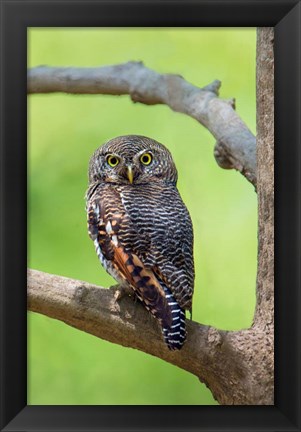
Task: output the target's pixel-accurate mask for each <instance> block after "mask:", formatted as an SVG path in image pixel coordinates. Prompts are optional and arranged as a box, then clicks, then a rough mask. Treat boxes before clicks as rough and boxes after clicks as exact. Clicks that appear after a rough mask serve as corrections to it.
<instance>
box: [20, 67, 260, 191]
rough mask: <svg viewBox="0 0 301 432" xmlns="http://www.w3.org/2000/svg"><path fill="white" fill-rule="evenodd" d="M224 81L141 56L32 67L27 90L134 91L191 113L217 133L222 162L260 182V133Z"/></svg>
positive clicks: (135, 96)
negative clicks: (161, 66) (167, 70)
mask: <svg viewBox="0 0 301 432" xmlns="http://www.w3.org/2000/svg"><path fill="white" fill-rule="evenodd" d="M220 85H221V83H220V81H217V80H216V81H214V82H213V83H211V84H209V85H207V86H206V87H203V88H198V87H196V86H194V85H192V84H190V83H189V82H187V81H185V80H184V79H183V78H182V77H181V76H179V75H173V74H159V73H157V72H155V71H153V70H151V69H149V68H147V67H145V66H144V65H143V64H142V63H141V62H128V63H124V64H120V65H115V66H104V67H98V68H55V67H46V66H39V67H36V68H33V69H30V70H29V71H28V84H27V91H28V93H53V92H65V93H75V94H83V93H84V94H111V95H125V94H128V95H130V97H131V99H132V100H133V101H134V102H141V103H144V104H147V105H154V104H165V105H168V106H169V107H170V108H171V109H172V110H174V111H177V112H181V113H184V114H187V115H189V116H190V117H192V118H194V119H196V120H197V121H198V122H199V123H201V124H202V125H203V126H205V127H206V128H207V129H208V130H209V131H210V132H211V133H212V135H213V136H214V137H215V138H216V140H217V144H216V147H215V152H214V155H215V158H216V160H217V162H218V164H219V165H220V166H221V167H222V168H226V169H230V168H234V169H236V170H238V171H240V172H241V173H242V174H243V175H244V176H245V177H246V178H247V179H248V180H249V181H250V182H251V183H252V184H253V185H254V186H255V187H256V139H255V137H254V135H253V134H252V132H251V131H250V130H249V129H248V127H247V126H246V125H245V123H244V122H243V121H242V120H241V118H240V117H239V116H238V115H237V113H236V112H235V110H234V100H233V99H231V100H223V99H220V98H218V90H219V88H220Z"/></svg>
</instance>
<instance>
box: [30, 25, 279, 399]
mask: <svg viewBox="0 0 301 432" xmlns="http://www.w3.org/2000/svg"><path fill="white" fill-rule="evenodd" d="M257 40H258V42H257V101H258V106H257V118H258V123H257V127H258V140H257V147H258V152H257V158H258V200H259V207H258V210H259V232H258V236H259V244H258V273H257V291H256V292H257V294H256V295H257V304H256V311H255V315H254V321H253V325H252V327H251V328H249V329H243V330H240V331H231V332H230V331H229V332H227V331H222V330H219V329H215V328H213V327H209V326H203V325H201V324H199V323H196V322H193V321H188V322H187V331H188V338H187V342H186V343H185V345H184V347H183V348H182V350H181V351H180V352H170V351H169V350H168V349H167V348H166V346H165V345H164V343H163V341H162V337H161V330H160V328H159V326H158V324H157V322H156V321H155V320H154V319H153V318H152V317H151V316H150V315H149V314H148V313H147V311H146V310H145V309H144V308H143V307H142V306H141V305H140V304H138V303H134V302H133V301H132V299H130V298H129V297H124V298H123V299H122V300H121V301H118V302H117V301H116V300H115V298H116V293H117V291H116V290H117V288H116V287H115V288H111V289H104V288H100V287H97V286H95V285H91V284H88V283H86V282H82V281H77V280H73V279H68V278H63V277H61V276H55V275H49V274H47V273H43V272H39V271H35V270H29V272H28V309H29V310H30V311H33V312H38V313H42V314H45V315H47V316H50V317H52V318H55V319H59V320H61V321H63V322H65V323H67V324H68V325H71V326H73V327H75V328H77V329H80V330H82V331H85V332H88V333H91V334H93V335H95V336H97V337H100V338H103V339H106V340H108V341H111V342H113V343H118V344H120V345H123V346H126V347H132V348H136V349H139V350H141V351H144V352H146V353H148V354H151V355H154V356H157V357H159V358H161V359H162V360H165V361H167V362H169V363H172V364H174V365H176V366H178V367H181V368H183V369H185V370H187V371H189V372H191V373H192V374H194V375H196V376H197V377H198V378H199V379H200V380H201V381H202V382H204V383H205V384H206V385H207V386H208V387H209V388H210V390H211V391H212V393H213V395H214V397H215V398H216V399H217V400H218V401H219V403H221V404H225V405H231V404H235V405H261V404H262V405H272V404H273V403H274V354H273V353H274V280H273V275H274V234H273V233H274V231H273V229H274V217H273V214H274V213H273V211H274V165H273V163H274V162H273V148H274V98H273V76H274V55H273V29H272V28H259V29H258V39H257ZM185 85H186V84H185ZM189 86H190V84H189ZM198 91H200V90H198ZM206 91H207V90H206ZM210 91H211V90H210ZM192 93H193V92H192ZM140 97H141V96H139V98H140ZM212 97H213V98H215V97H214V96H212ZM208 98H209V99H210V97H209V96H208ZM207 102H208V101H207ZM187 103H188V102H187ZM231 109H232V108H231ZM218 115H219V113H218ZM229 151H230V150H229ZM231 157H232V156H231V151H230V158H231ZM243 157H245V158H246V159H248V157H249V156H248V152H245V153H244V156H243ZM242 164H243V166H245V161H244V159H243V158H242ZM255 174H256V173H255Z"/></svg>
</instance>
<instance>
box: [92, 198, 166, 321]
mask: <svg viewBox="0 0 301 432" xmlns="http://www.w3.org/2000/svg"><path fill="white" fill-rule="evenodd" d="M114 198H115V204H116V197H114ZM90 203H91V201H90ZM105 204H106V203H105V202H104V200H103V199H102V198H101V197H100V196H99V195H98V196H97V198H96V199H94V200H93V201H92V203H91V205H90V207H89V209H88V228H89V234H90V237H91V238H92V240H94V242H95V241H96V239H97V244H98V246H99V248H100V250H101V253H102V254H103V256H104V257H105V258H106V260H110V262H111V265H112V266H113V267H114V269H115V271H116V272H117V273H118V274H119V275H120V276H121V277H122V278H123V279H124V280H125V281H127V282H128V283H129V284H130V285H131V286H132V288H133V289H134V291H135V292H136V294H137V296H138V298H139V299H140V300H141V301H142V302H143V303H144V305H145V307H146V308H147V309H148V310H149V311H150V312H151V313H152V314H153V315H154V316H155V317H156V318H157V319H158V320H159V322H160V323H161V324H162V325H163V326H164V327H167V328H169V327H170V326H171V324H172V314H171V310H170V307H169V306H168V303H167V300H166V298H165V294H164V290H163V288H162V287H161V285H160V283H159V281H158V280H157V278H156V276H155V275H154V272H153V271H152V270H151V269H148V268H146V267H145V265H144V264H143V263H142V261H141V260H140V258H139V257H138V256H137V255H136V254H134V253H132V252H131V251H128V250H126V249H125V247H123V246H122V245H121V244H120V241H119V236H120V227H121V225H122V222H123V219H124V218H125V217H126V216H125V214H124V212H122V211H120V210H121V208H117V209H116V212H114V211H113V212H112V209H111V211H110V212H107V211H106V205H105Z"/></svg>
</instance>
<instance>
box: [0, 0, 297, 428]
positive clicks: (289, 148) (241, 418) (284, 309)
mask: <svg viewBox="0 0 301 432" xmlns="http://www.w3.org/2000/svg"><path fill="white" fill-rule="evenodd" d="M300 10H301V9H300V0H298V1H296V0H294V1H293V0H250V1H249V0H244V1H242V0H236V1H234V0H233V1H229V0H217V1H215V0H211V1H208V0H207V1H202V0H199V1H191V0H187V1H172V0H170V1H169V0H161V1H157V0H153V1H141V0H140V1H135V0H134V1H128V0H124V1H120V0H116V1H115V0H110V1H89V0H87V1H85V0H66V1H50V0H40V1H30V0H17V1H15V0H1V60H2V61H1V78H2V79H1V132H2V133H1V159H0V160H1V206H0V209H1V273H0V274H1V299H0V301H1V303H0V304H1V407H0V409H1V413H0V415H1V417H0V419H1V430H2V431H23V430H26V431H33V430H39V431H43V430H47V431H54V430H62V431H63V430H72V431H90V430H91V431H92V430H99V431H123V430H129V431H131V430H137V431H140V430H146V431H159V430H160V431H165V430H166V431H180V430H183V431H184V430H185V431H186V430H210V431H215V430H216V431H217V430H225V431H226V430H229V431H230V430H239V431H240V430H242V431H244V430H245V431H251V430H252V431H253V430H257V431H265V430H269V431H271V430H275V431H300V369H301V366H300V315H301V314H300V198H301V195H300ZM44 26H45V27H46V26H49V27H60V26H64V27H66V26H71V27H89V26H95V27H102V26H106V27H108V26H116V27H119V26H137V27H138V26H139V27H145V26H181V27H182V26H185V27H191V26H194V27H199V26H206V27H210V26H214V27H219V26H223V27H243V26H248V27H259V26H265V27H269V26H272V27H275V144H276V147H275V180H276V183H275V198H276V199H275V233H276V237H275V238H276V240H275V253H276V257H275V258H276V259H275V277H276V284H275V289H276V296H275V307H276V309H275V319H276V342H275V362H276V371H275V372H276V378H275V405H274V406H241V407H239V406H236V407H230V406H193V407H192V406H191V407H189V406H182V407H181V406H177V407H173V406H160V407H156V406H139V407H138V406H137V407H135V406H27V405H26V380H27V376H26V375H27V363H26V361H27V360H26V351H27V341H26V336H27V335H26V332H27V329H26V261H27V257H26V255H27V250H26V226H27V220H26V131H27V115H26V96H27V94H26V60H27V59H26V38H27V27H44Z"/></svg>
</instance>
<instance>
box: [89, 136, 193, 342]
mask: <svg viewBox="0 0 301 432" xmlns="http://www.w3.org/2000/svg"><path fill="white" fill-rule="evenodd" d="M177 178H178V174H177V169H176V166H175V164H174V162H173V159H172V156H171V153H170V152H169V150H168V149H167V148H166V147H165V146H164V145H162V144H160V143H159V142H157V141H155V140H153V139H151V138H147V137H144V136H138V135H127V136H120V137H117V138H114V139H111V140H110V141H108V142H106V143H105V144H103V145H102V146H101V147H99V148H98V149H97V150H96V151H95V152H94V154H93V155H92V157H91V159H90V163H89V187H88V190H87V193H86V210H87V218H88V231H89V236H90V238H91V239H92V240H93V242H94V245H95V250H96V253H97V255H98V258H99V260H100V262H101V264H102V265H103V267H104V268H105V269H106V270H107V272H108V273H109V274H110V275H111V276H113V278H115V279H116V281H117V282H118V283H120V284H121V285H122V286H123V287H126V288H130V290H133V292H134V293H135V295H136V296H137V298H138V299H139V300H140V301H141V302H142V304H143V305H144V307H145V308H146V309H147V310H148V311H149V312H150V313H151V314H152V315H153V316H154V317H155V318H156V319H157V320H158V322H159V324H160V326H161V328H162V334H163V338H164V341H165V343H166V345H167V347H168V348H169V349H170V350H179V349H181V347H182V346H183V344H184V342H185V339H186V325H185V310H189V311H190V313H191V311H192V296H193V288H194V262H193V229H192V222H191V218H190V215H189V213H188V210H187V208H186V206H185V204H184V203H183V201H182V199H181V196H180V194H179V191H178V190H177V186H176V185H177Z"/></svg>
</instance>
